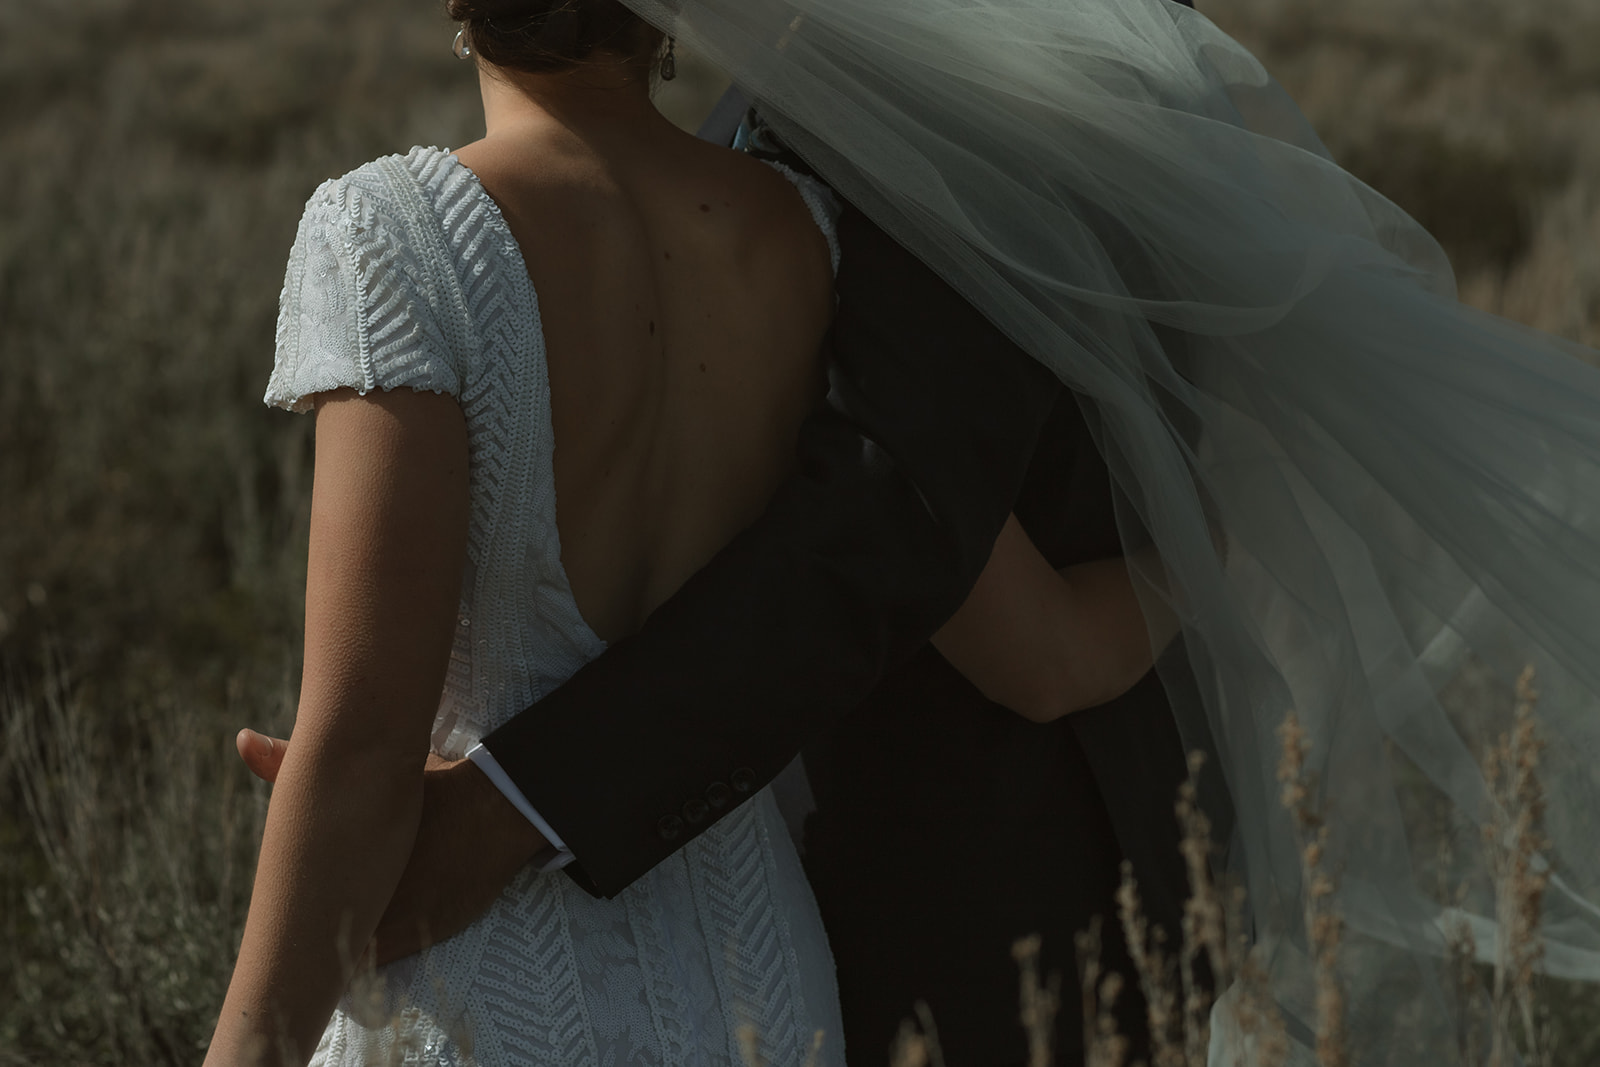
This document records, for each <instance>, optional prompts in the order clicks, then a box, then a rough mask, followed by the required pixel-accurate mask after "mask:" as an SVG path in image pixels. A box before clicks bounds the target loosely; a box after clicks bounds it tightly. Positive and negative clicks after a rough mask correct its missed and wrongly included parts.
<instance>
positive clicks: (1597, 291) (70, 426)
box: [0, 0, 1600, 1067]
mask: <svg viewBox="0 0 1600 1067" xmlns="http://www.w3.org/2000/svg"><path fill="white" fill-rule="evenodd" d="M1201 4H1202V8H1203V9H1204V10H1206V11H1207V13H1209V14H1210V15H1212V17H1214V18H1215V19H1216V20H1217V21H1218V22H1219V23H1221V24H1222V25H1223V26H1224V27H1225V28H1226V29H1228V30H1229V31H1230V32H1232V33H1234V34H1235V35H1236V36H1238V37H1240V38H1241V39H1243V40H1244V41H1245V42H1246V43H1247V44H1249V45H1250V46H1251V47H1252V48H1253V49H1255V50H1256V52H1257V54H1258V55H1260V56H1262V58H1263V59H1264V60H1265V61H1266V63H1267V65H1268V67H1269V69H1271V70H1273V72H1274V73H1276V74H1277V75H1278V76H1279V77H1280V78H1281V79H1282V80H1283V81H1284V82H1285V83H1286V84H1287V85H1288V86H1289V88H1290V90H1291V91H1292V92H1293V93H1294V94H1295V95H1296V96H1297V97H1298V98H1299V99H1300V100H1301V101H1302V102H1303V104H1304V105H1305V107H1306V109H1307V111H1308V112H1309V113H1310V114H1311V116H1312V118H1313V120H1314V122H1315V123H1316V124H1317V126H1318V128H1319V129H1321V130H1322V132H1323V133H1324V135H1325V137H1326V139H1327V141H1328V143H1329V144H1330V146H1331V147H1332V148H1333V150H1334V152H1335V154H1336V155H1337V156H1338V157H1339V158H1340V159H1341V160H1343V161H1344V162H1345V163H1346V164H1347V166H1349V167H1350V168H1351V169H1352V170H1354V171H1356V172H1357V173H1358V174H1360V175H1362V176H1363V177H1364V178H1366V179H1367V180H1368V181H1369V182H1371V183H1372V184H1373V185H1374V186H1376V187H1377V188H1378V189H1379V190H1381V191H1383V192H1385V193H1387V194H1388V195H1389V196H1391V197H1392V198H1393V199H1395V200H1397V201H1398V202H1399V203H1400V204H1402V205H1403V206H1404V207H1406V208H1407V209H1409V210H1410V211H1412V212H1413V213H1414V214H1416V215H1417V216H1419V217H1420V218H1421V219H1422V220H1423V221H1424V222H1425V223H1426V224H1428V225H1429V226H1430V228H1432V229H1433V230H1434V232H1436V233H1437V234H1438V235H1439V236H1440V238H1441V239H1442V240H1443V241H1444V243H1445V244H1446V246H1447V248H1448V249H1449V251H1450V252H1451V254H1452V257H1453V258H1454V260H1455V262H1456V264H1457V266H1458V270H1459V273H1460V276H1461V280H1462V289H1463V293H1464V296H1465V297H1466V298H1467V299H1469V300H1471V301H1473V302H1475V303H1478V304H1480V305H1482V306H1484V307H1488V308H1490V309H1492V310H1496V311H1499V312H1502V313H1504V314H1507V315H1509V316H1512V317H1515V318H1519V319H1522V320H1524V321H1527V322H1530V323H1532V324H1534V325H1537V326H1540V327H1542V328H1544V329H1547V330H1551V331H1553V332H1556V333H1560V334H1563V335H1565V336H1568V337H1572V338H1575V339H1579V340H1583V341H1586V342H1588V343H1589V344H1600V5H1596V4H1594V3H1593V0H1582V2H1578V0H1545V2H1543V3H1540V4H1537V5H1534V4H1520V5H1519V4H1505V3H1499V2H1491V0H1344V2H1342V3H1339V4H1331V3H1328V2H1326V0H1201ZM439 6H440V5H438V4H436V3H435V2H433V0H414V2H411V3H408V4H405V5H399V4H395V3H394V2H393V0H387V2H385V0H276V2H275V3H273V4H270V5H246V4H239V3H235V2H232V0H74V2H72V3H70V4H69V3H66V2H64V0H46V3H45V4H44V5H43V7H42V9H41V6H40V5H37V4H36V5H21V4H10V5H5V6H0V160H3V165H0V205H4V206H3V208H0V707H3V711H4V716H3V731H4V733H3V740H0V1065H3V1064H7V1063H29V1064H32V1063H39V1064H52V1065H53V1064H78V1063H85V1064H184V1063H192V1062H197V1061H198V1060H199V1058H200V1056H201V1054H202V1053H201V1050H202V1049H203V1047H204V1043H205V1040H206V1038H207V1036H208V1034H209V1032H210V1028H211V1025H212V1022H213V1020H214V1017H215V1012H216V1009H217V1006H218V1004H219V1003H220V999H221V995H222V991H223V988H224V983H225V981H226V977H227V974H228V971H229V967H230V964H231V960H232V955H233V952H234V949H235V946H236V944H237V938H238V934H239V930H240V925H241V923H242V919H243V914H244V907H245V904H246V901H247V897H248V892H249V884H250V875H251V869H252V864H253V858H254V852H255V844H256V840H257V836H258V833H259V827H260V821H261V818H262V815H263V812H264V806H265V794H264V792H263V790H262V789H261V788H260V787H259V786H257V785H255V784H254V783H252V782H251V781H250V780H249V779H248V776H247V775H246V773H245V772H244V770H243V768H242V767H241V766H240V765H239V764H238V761H237V760H236V759H235V758H234V756H233V752H232V741H231V738H232V735H233V732H234V731H235V730H236V729H237V728H238V727H239V726H241V725H244V724H253V725H256V726H259V727H266V728H272V729H276V730H278V731H282V730H286V729H287V727H288V724H289V721H290V718H291V716H292V711H293V705H294V696H295V688H296V685H297V679H298V657H299V650H298V649H299V625H300V614H301V599H302V595H303V588H302V586H303V577H304V553H305V528H306V519H307V508H308V502H309V489H310V481H309V474H310V428H311V427H310V422H309V420H306V419H300V418H291V417H289V416H287V415H284V414H281V413H276V412H269V411H267V410H266V409H265V408H263V407H262V405H261V404H260V401H259V398H260V396H261V392H262V390H263V387H264V384H265V381H266V377H267V373H268V370H269V368H270V365H271V360H272V333H273V325H274V321H275V314H276V302H277V296H278V290H279V286H280V284H281V279H282V270H283V265H284V261H285V259H286V256H287V253H288V248H289V244H290V241H291V239H292V237H293V234H294V227H295V221H296V219H297V217H298V215H299V212H300V209H301V206H302V204H303V203H304V201H305V198H306V197H307V195H309V193H310V192H311V190H312V189H313V188H314V187H315V186H316V185H317V184H318V183H319V182H320V181H321V180H322V179H324V178H326V177H329V176H332V175H336V174H339V173H342V172H344V171H346V170H348V169H350V168H352V167H354V166H356V165H358V164H359V163H361V162H363V161H365V160H367V159H369V158H372V157H374V156H377V155H381V154H384V153H388V152H392V151H403V150H404V149H406V148H407V147H409V146H411V145H412V144H417V143H422V144H442V145H454V144H460V143H463V142H465V141H467V140H470V139H472V138H473V137H474V136H476V133H477V131H478V127H479V122H480V119H479V117H478V114H477V112H476V106H477V105H476V87H475V83H474V81H473V79H472V77H471V72H470V70H469V69H468V68H467V66H466V65H465V64H461V63H459V62H457V61H456V60H455V59H453V58H452V57H451V55H450V53H449V43H450V38H451V36H452V32H453V31H452V29H451V27H450V25H449V23H448V22H447V21H446V20H445V19H444V18H443V16H442V14H441V12H440V10H439ZM686 66H688V72H687V74H686V76H685V77H683V78H680V80H679V83H677V84H676V85H675V91H676V92H678V93H679V94H680V95H679V96H678V98H676V99H674V100H673V101H671V103H670V106H671V107H672V108H673V109H675V111H674V113H675V114H677V115H679V116H680V117H682V118H683V119H684V120H685V121H689V120H690V117H691V116H692V114H693V112H694V111H695V109H696V107H698V106H703V105H702V103H701V102H702V101H703V100H705V99H708V98H709V96H708V94H709V93H710V92H712V91H713V89H714V82H715V75H714V73H712V72H708V71H705V70H704V69H703V68H695V67H693V65H692V64H686ZM1564 1003H1566V1007H1565V1008H1563V1010H1564V1011H1566V1012H1567V1015H1568V1016H1570V1017H1571V1018H1573V1019H1576V1020H1578V1022H1577V1023H1575V1024H1573V1025H1571V1026H1569V1027H1568V1029H1569V1031H1571V1032H1570V1033H1569V1034H1568V1040H1567V1044H1566V1048H1565V1052H1564V1053H1562V1054H1561V1056H1560V1057H1559V1059H1558V1062H1561V1063H1564V1064H1571V1065H1573V1067H1578V1065H1586V1064H1592V1063H1595V1062H1600V1037H1597V1033H1596V1032H1597V1031H1600V1014H1596V1013H1592V1009H1590V1008H1584V1007H1583V1006H1582V1005H1581V1003H1579V1001H1578V999H1577V998H1576V997H1575V996H1573V995H1568V1001H1567V1002H1564ZM1586 1012H1588V1014H1586ZM1585 1020H1597V1021H1596V1023H1595V1025H1586V1024H1585V1022H1584V1021H1585ZM956 1067H961V1065H956Z"/></svg>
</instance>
